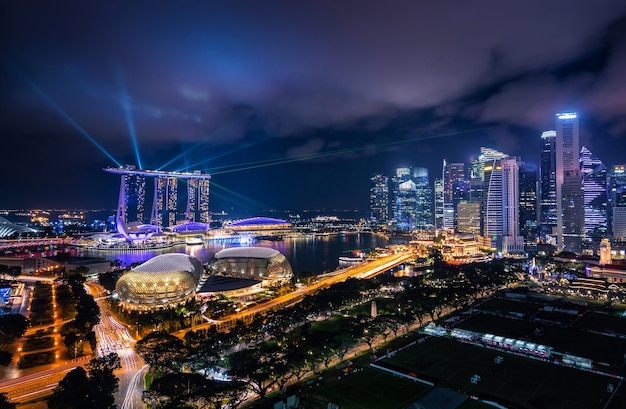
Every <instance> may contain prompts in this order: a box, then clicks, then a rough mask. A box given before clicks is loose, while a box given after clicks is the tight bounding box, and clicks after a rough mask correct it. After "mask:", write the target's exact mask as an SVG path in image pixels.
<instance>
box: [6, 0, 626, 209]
mask: <svg viewBox="0 0 626 409" xmlns="http://www.w3.org/2000/svg"><path fill="white" fill-rule="evenodd" d="M0 36H1V38H0V50H1V52H0V61H1V65H0V70H1V72H0V84H1V85H0V87H1V88H0V132H1V135H2V136H1V140H0V141H1V148H0V166H1V169H2V177H1V178H0V192H1V193H0V209H16V208H73V209H77V208H92V209H94V208H110V209H112V208H114V207H115V203H116V201H117V194H118V190H119V178H118V177H117V176H115V175H112V174H108V173H105V172H103V171H102V168H103V167H107V166H117V165H118V164H120V165H125V164H133V165H136V166H138V167H139V166H141V167H143V168H144V169H157V168H161V169H164V170H195V169H199V170H202V171H205V172H209V173H211V174H212V175H213V178H212V181H213V182H214V184H213V188H212V192H211V194H212V197H211V200H212V202H211V210H212V211H220V210H226V211H230V212H233V213H237V212H243V211H247V212H249V213H251V214H261V213H263V212H264V211H265V210H267V209H281V210H283V209H289V210H291V209H293V210H297V209H303V208H306V209H323V210H325V211H329V212H330V211H331V210H333V209H359V210H367V208H368V197H369V192H368V186H369V176H370V174H371V173H373V172H382V173H385V174H387V175H391V174H392V173H393V172H394V169H395V168H396V167H399V166H424V167H428V168H429V169H430V171H431V180H432V179H433V178H434V177H440V176H441V161H442V159H443V158H446V159H447V160H448V161H452V162H469V161H470V160H471V158H472V157H475V156H476V155H477V154H478V151H479V149H480V147H481V146H487V147H492V148H495V149H498V150H501V151H504V152H506V153H509V154H512V155H517V156H521V157H522V159H523V160H526V161H529V162H537V160H538V152H539V140H540V135H541V132H542V131H544V130H547V129H553V127H554V118H555V116H554V115H555V113H557V112H563V111H577V112H578V113H579V117H580V126H581V145H585V146H588V147H589V149H590V150H591V151H592V152H593V153H594V154H596V155H597V156H598V157H599V158H600V159H601V160H603V161H604V162H605V164H606V165H607V166H610V165H613V164H618V163H626V1H624V0H616V1H610V0H606V1H605V0H599V1H588V0H579V1H572V0H568V1H560V0H550V1H545V0H541V1H539V0H526V1H515V2H514V1H498V0H492V1H482V0H473V1H461V0H459V1H417V0H414V1H390V2H382V1H346V0H341V1H337V0H334V1H319V0H318V1H293V0H292V1H267V0H263V1H202V2H187V1H180V2H159V1H150V2H140V1H107V2H105V1H101V2H92V1H80V2H70V1H58V2H57V1H38V2H36V1H4V2H2V4H1V5H0ZM135 147H136V148H137V149H135Z"/></svg>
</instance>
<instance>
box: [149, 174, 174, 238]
mask: <svg viewBox="0 0 626 409" xmlns="http://www.w3.org/2000/svg"><path fill="white" fill-rule="evenodd" d="M154 183H155V189H154V190H155V196H156V208H157V211H158V213H157V217H158V222H157V223H155V222H154V221H153V222H152V224H156V225H157V226H159V227H170V226H175V225H176V210H177V209H178V179H177V178H176V177H173V176H159V177H157V178H155V179H154Z"/></svg>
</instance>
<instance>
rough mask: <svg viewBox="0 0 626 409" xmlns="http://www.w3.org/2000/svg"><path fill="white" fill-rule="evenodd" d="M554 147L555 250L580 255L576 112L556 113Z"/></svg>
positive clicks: (581, 233) (581, 220)
mask: <svg viewBox="0 0 626 409" xmlns="http://www.w3.org/2000/svg"><path fill="white" fill-rule="evenodd" d="M555 145H556V199H557V201H556V205H557V247H558V248H559V250H566V251H571V252H575V253H580V252H581V251H582V244H583V238H584V220H585V219H584V217H585V213H584V207H583V205H584V193H583V185H582V175H581V172H580V163H579V155H580V145H579V135H578V115H577V114H576V113H562V114H557V116H556V142H555Z"/></svg>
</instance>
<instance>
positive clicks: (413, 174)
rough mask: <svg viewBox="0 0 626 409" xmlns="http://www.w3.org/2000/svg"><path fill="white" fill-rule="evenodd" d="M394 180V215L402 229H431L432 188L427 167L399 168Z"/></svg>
mask: <svg viewBox="0 0 626 409" xmlns="http://www.w3.org/2000/svg"><path fill="white" fill-rule="evenodd" d="M392 182H393V212H394V213H393V215H394V219H395V221H396V224H397V226H398V228H400V229H407V230H412V229H420V230H424V229H430V228H432V226H433V221H432V217H433V216H432V215H433V213H432V189H431V188H430V181H429V178H428V169H426V168H398V169H396V175H395V177H394V178H393V179H392Z"/></svg>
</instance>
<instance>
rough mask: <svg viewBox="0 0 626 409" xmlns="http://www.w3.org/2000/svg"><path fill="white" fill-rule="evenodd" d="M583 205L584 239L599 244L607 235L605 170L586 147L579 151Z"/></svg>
mask: <svg viewBox="0 0 626 409" xmlns="http://www.w3.org/2000/svg"><path fill="white" fill-rule="evenodd" d="M580 170H581V171H582V176H583V191H584V203H585V205H584V206H585V237H586V239H587V240H588V241H594V242H599V241H600V239H602V238H604V237H607V235H608V218H607V206H608V197H607V183H606V182H607V168H606V166H604V164H603V163H602V161H601V160H600V159H598V158H597V157H595V156H594V155H593V154H592V153H591V151H589V149H587V147H585V146H583V147H582V148H581V150H580Z"/></svg>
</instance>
